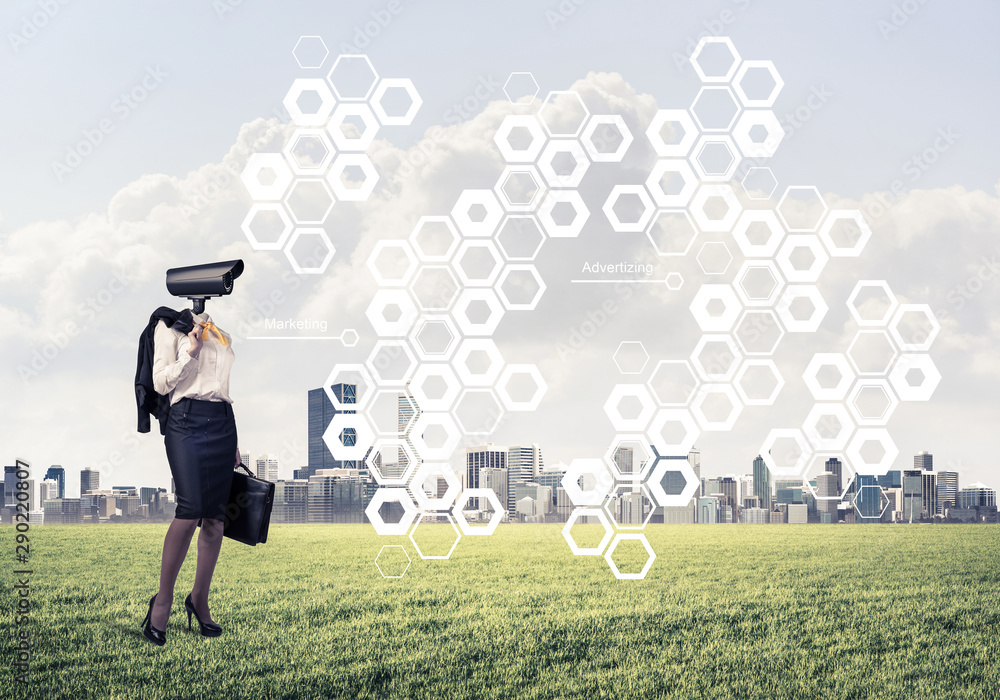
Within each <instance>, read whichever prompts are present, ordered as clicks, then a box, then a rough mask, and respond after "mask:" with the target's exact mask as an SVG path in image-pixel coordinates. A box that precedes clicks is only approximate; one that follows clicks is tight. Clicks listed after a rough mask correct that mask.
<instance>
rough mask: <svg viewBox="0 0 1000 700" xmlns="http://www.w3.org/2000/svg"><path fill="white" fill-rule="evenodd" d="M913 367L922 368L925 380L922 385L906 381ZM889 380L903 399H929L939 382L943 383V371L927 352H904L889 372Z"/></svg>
mask: <svg viewBox="0 0 1000 700" xmlns="http://www.w3.org/2000/svg"><path fill="white" fill-rule="evenodd" d="M911 369H917V370H920V372H922V373H923V375H924V381H923V382H922V383H921V384H920V386H916V387H915V386H912V385H911V384H910V383H909V382H908V381H906V375H907V374H908V373H909V371H910V370H911ZM889 382H890V383H891V384H892V388H893V389H895V390H896V394H897V395H898V396H899V399H900V400H901V401H929V400H930V398H931V395H933V394H934V390H935V389H937V386H938V384H940V383H941V372H940V371H938V368H937V366H936V365H935V364H934V360H933V359H931V356H930V355H928V354H926V353H919V354H916V353H904V354H902V355H900V357H899V359H898V360H896V364H895V365H894V366H893V368H892V371H891V372H889Z"/></svg>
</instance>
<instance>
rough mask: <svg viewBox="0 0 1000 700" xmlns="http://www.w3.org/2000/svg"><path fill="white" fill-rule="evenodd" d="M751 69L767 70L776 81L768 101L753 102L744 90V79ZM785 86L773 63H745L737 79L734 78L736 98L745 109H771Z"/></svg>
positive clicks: (737, 73)
mask: <svg viewBox="0 0 1000 700" xmlns="http://www.w3.org/2000/svg"><path fill="white" fill-rule="evenodd" d="M751 68H765V69H766V70H767V72H768V73H770V74H771V77H772V78H773V79H774V87H773V88H771V94H770V95H768V97H767V99H766V100H751V99H750V98H749V97H748V96H747V93H746V91H745V90H744V89H743V78H745V77H746V74H747V71H748V70H750V69H751ZM784 86H785V81H784V80H782V79H781V76H780V75H778V71H777V70H775V68H774V63H773V62H772V61H756V60H754V61H749V60H748V61H743V64H742V65H741V66H740V68H739V70H738V71H736V77H734V78H733V90H735V91H736V96H737V97H739V98H740V102H742V103H743V105H744V106H745V107H770V106H772V105H773V104H774V100H775V99H776V98H777V97H778V93H779V92H781V88H783V87H784Z"/></svg>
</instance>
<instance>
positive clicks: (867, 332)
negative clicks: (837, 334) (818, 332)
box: [844, 328, 899, 377]
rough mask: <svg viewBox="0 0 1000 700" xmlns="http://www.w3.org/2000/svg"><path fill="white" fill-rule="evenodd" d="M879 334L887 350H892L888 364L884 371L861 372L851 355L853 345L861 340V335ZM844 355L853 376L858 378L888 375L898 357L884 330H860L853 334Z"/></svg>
mask: <svg viewBox="0 0 1000 700" xmlns="http://www.w3.org/2000/svg"><path fill="white" fill-rule="evenodd" d="M879 334H881V335H882V337H884V338H885V342H886V344H888V346H889V348H890V349H891V350H892V357H891V358H890V359H889V362H888V363H886V366H885V369H884V370H882V371H880V372H862V371H861V366H860V365H859V364H858V362H857V360H855V359H854V357H853V356H852V355H851V350H852V349H853V348H854V345H855V344H856V343H857V342H858V340H859V339H860V338H861V336H862V335H879ZM844 354H845V355H846V356H847V359H848V360H849V361H850V363H851V367H853V368H854V372H855V374H857V375H858V376H859V377H884V376H886V375H888V374H889V369H890V368H891V367H892V363H893V362H894V361H895V360H896V357H898V356H899V351H898V350H896V346H895V344H893V342H892V339H891V338H890V337H889V334H888V333H886V332H885V329H883V328H862V329H860V330H858V331H857V332H856V333H855V334H854V337H853V338H852V339H851V344H850V345H848V346H847V350H845V351H844Z"/></svg>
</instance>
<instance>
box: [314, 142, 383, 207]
mask: <svg viewBox="0 0 1000 700" xmlns="http://www.w3.org/2000/svg"><path fill="white" fill-rule="evenodd" d="M351 166H355V167H358V168H361V172H362V173H364V176H365V179H364V181H363V182H362V184H361V186H360V187H348V186H347V185H345V184H344V181H343V179H341V176H342V175H343V174H344V170H345V169H346V168H349V167H351ZM326 181H327V182H328V183H329V184H330V187H332V188H333V193H334V194H335V195H336V196H337V199H341V200H343V201H345V202H363V201H365V200H366V199H368V197H370V196H371V193H372V191H373V190H374V189H375V185H377V184H378V181H379V174H378V170H376V169H375V164H374V163H372V160H371V158H369V157H368V154H366V153H340V154H338V155H337V157H336V158H335V159H334V161H333V165H331V166H330V171H329V172H328V173H327V174H326Z"/></svg>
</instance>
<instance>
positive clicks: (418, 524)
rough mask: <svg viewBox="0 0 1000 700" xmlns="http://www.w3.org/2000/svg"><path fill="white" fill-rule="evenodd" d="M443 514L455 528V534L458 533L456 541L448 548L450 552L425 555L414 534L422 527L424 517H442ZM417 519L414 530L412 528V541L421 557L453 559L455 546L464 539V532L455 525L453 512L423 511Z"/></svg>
mask: <svg viewBox="0 0 1000 700" xmlns="http://www.w3.org/2000/svg"><path fill="white" fill-rule="evenodd" d="M442 515H443V516H444V517H445V520H447V522H448V524H449V525H451V526H452V528H453V529H454V530H455V535H456V537H455V541H454V542H452V543H451V549H449V550H448V553H447V554H445V555H443V556H442V555H436V556H430V555H428V556H424V553H423V552H421V551H420V546H419V545H417V541H416V540H415V539H413V535H414V533H416V531H417V528H418V527H420V523H421V522H423V519H424V517H432V518H440V517H441V516H442ZM416 520H417V524H416V525H414V526H413V529H412V530H410V542H412V543H413V548H414V549H415V550H417V554H419V555H420V558H421V559H451V555H452V553H453V552H454V551H455V547H457V546H458V541H459V540H460V539H462V533H461V532H460V531H459V529H458V526H457V525H455V519H454V518H453V517H452V515H451V513H435V512H428V513H421V514H420V515H418V516H417V518H416Z"/></svg>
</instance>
